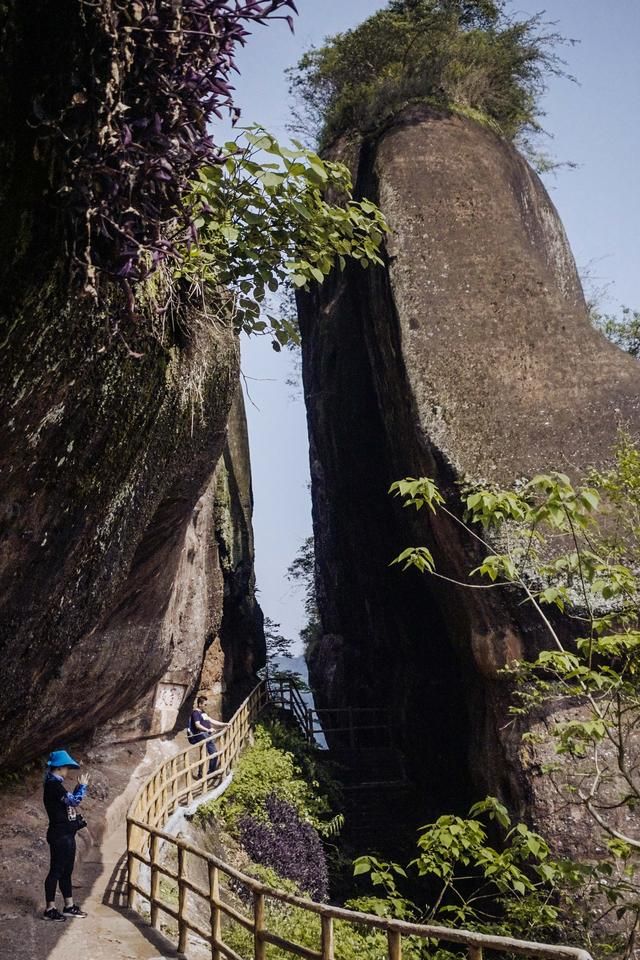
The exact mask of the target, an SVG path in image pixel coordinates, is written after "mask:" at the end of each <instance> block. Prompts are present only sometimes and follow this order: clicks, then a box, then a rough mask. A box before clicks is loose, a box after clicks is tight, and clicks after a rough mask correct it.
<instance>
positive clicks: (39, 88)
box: [0, 0, 257, 766]
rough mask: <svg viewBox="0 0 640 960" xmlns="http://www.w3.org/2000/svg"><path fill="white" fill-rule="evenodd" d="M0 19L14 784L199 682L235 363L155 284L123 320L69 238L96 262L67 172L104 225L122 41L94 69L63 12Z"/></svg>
mask: <svg viewBox="0 0 640 960" xmlns="http://www.w3.org/2000/svg"><path fill="white" fill-rule="evenodd" d="M5 7H6V11H5V12H6V17H5V21H6V22H5V23H3V30H2V36H1V37H0V46H1V49H2V54H3V56H2V58H0V127H2V129H3V131H4V132H5V134H6V136H3V137H2V138H1V140H0V171H1V173H2V175H1V176H0V222H2V224H3V229H2V231H1V232H0V404H1V405H2V411H3V419H2V428H1V429H2V443H1V444H0V492H1V496H0V658H1V662H2V679H3V683H2V689H1V690H0V718H1V720H2V729H3V739H2V743H1V744H0V765H2V766H10V765H15V764H18V763H21V762H24V761H26V760H28V759H30V758H31V757H34V756H38V755H41V754H42V753H44V752H45V751H46V750H47V749H48V748H50V747H51V746H52V745H58V744H60V743H63V742H65V741H67V740H68V738H69V737H72V736H75V735H77V734H81V733H85V732H87V731H90V730H92V729H93V728H94V727H95V726H96V725H98V724H100V725H102V724H104V723H105V722H106V721H110V722H111V726H110V728H109V730H107V731H104V735H105V736H109V737H111V738H126V737H132V736H142V735H145V734H146V733H157V732H160V731H162V730H165V729H168V728H171V727H172V726H173V724H174V722H175V721H176V718H177V716H178V713H179V711H180V708H181V706H182V704H183V703H184V701H185V698H186V696H187V694H188V692H189V691H190V690H191V689H193V688H194V687H195V685H196V684H197V682H198V679H199V675H200V672H201V669H202V660H203V653H204V650H205V646H206V644H207V643H212V642H213V638H214V637H215V636H217V634H218V633H219V631H220V629H221V627H220V624H221V620H222V613H223V594H224V592H225V589H226V580H225V577H223V574H222V571H221V567H220V563H219V560H218V543H217V541H216V529H217V526H218V523H219V511H218V508H217V505H216V497H217V493H216V491H217V489H218V483H219V477H218V476H216V474H215V471H216V465H217V463H218V460H219V458H220V456H221V453H222V450H223V448H224V445H225V438H226V426H227V417H228V413H229V410H230V407H231V404H232V401H233V398H234V396H235V394H236V391H237V388H238V368H239V347H238V342H237V338H236V336H235V334H234V332H233V330H232V327H231V324H230V323H229V324H226V323H225V322H224V308H223V305H222V304H217V305H216V304H208V305H207V308H206V309H205V310H204V311H203V309H202V301H201V299H200V301H199V302H194V300H193V299H192V297H191V295H190V292H189V289H188V285H186V286H185V285H181V284H180V282H176V281H174V280H173V279H172V271H171V269H169V270H167V269H164V270H162V269H160V270H158V271H157V272H156V273H154V274H153V275H152V276H151V277H150V278H149V279H148V280H147V281H146V282H145V283H144V284H140V285H139V286H138V289H137V290H136V294H137V296H136V301H135V303H133V302H132V296H131V290H130V288H129V287H128V286H127V284H126V282H121V283H115V282H113V281H112V280H110V279H109V276H108V275H107V274H106V273H102V274H100V275H96V273H95V270H94V269H93V267H92V266H91V265H90V264H89V260H91V257H90V256H89V254H88V252H87V250H86V248H85V246H84V241H85V240H87V238H89V241H90V243H91V244H93V245H94V249H93V252H94V253H97V252H98V248H100V244H101V242H102V240H101V238H100V236H99V235H98V236H96V234H95V231H92V230H91V228H90V227H89V225H88V222H89V218H90V217H89V214H87V218H86V219H87V222H86V223H85V222H84V221H83V222H82V223H80V222H79V220H78V210H79V209H80V210H83V209H84V206H83V203H84V200H86V198H84V199H83V197H81V196H78V195H76V194H74V193H73V190H75V189H80V188H79V187H78V186H77V184H78V183H79V182H80V181H75V180H74V179H73V176H71V174H72V173H73V171H74V170H77V168H78V164H85V165H88V167H87V170H90V172H91V177H95V178H96V182H97V179H99V178H100V176H103V177H104V182H103V181H101V183H102V189H103V191H104V193H103V199H104V204H105V205H106V206H105V210H106V212H107V213H108V210H107V208H108V206H109V202H110V197H111V196H112V195H113V194H112V191H113V189H114V188H113V185H112V184H111V183H110V181H109V178H108V177H107V176H106V175H105V174H104V171H101V170H100V168H99V166H98V167H92V164H93V163H94V162H95V157H94V155H93V154H92V152H91V150H92V148H91V144H92V143H94V135H95V136H97V137H98V139H99V138H100V137H102V136H103V135H104V136H105V137H106V136H111V135H112V133H111V134H107V133H105V131H104V129H103V128H102V126H101V120H100V117H101V116H102V114H101V113H100V109H101V108H102V106H104V104H105V103H107V104H111V100H109V97H110V96H111V94H110V93H109V90H110V89H111V88H110V87H109V83H111V81H113V82H114V84H115V86H116V87H117V86H118V79H119V78H120V79H121V78H122V73H121V72H119V71H120V67H121V66H122V63H121V62H120V61H119V59H118V58H119V57H122V58H124V59H126V58H127V57H131V56H132V54H131V50H130V48H129V46H128V43H129V41H126V42H124V43H123V44H122V45H121V46H118V48H117V49H115V48H113V49H111V48H110V47H108V44H107V47H105V48H104V49H105V50H107V53H105V52H104V50H103V48H102V47H100V50H101V51H103V52H102V53H98V52H97V47H96V46H95V44H94V43H93V41H91V42H89V41H88V40H87V37H91V36H92V34H91V29H93V27H92V28H91V29H89V28H88V27H87V18H85V16H84V14H85V12H86V11H85V10H84V9H83V5H82V4H77V3H75V2H73V0H71V2H66V0H65V3H64V4H63V8H61V9H56V10H55V11H54V10H53V8H52V7H50V5H47V4H36V8H32V9H31V10H30V11H27V10H26V8H25V7H24V5H23V4H20V3H17V2H15V0H9V2H8V3H7V4H5ZM61 10H62V12H61ZM34 12H35V15H34ZM94 27H95V23H94ZM87 30H89V32H87ZM108 50H111V53H110V54H109V53H108ZM108 56H111V58H112V59H111V61H109V62H107V60H105V58H107V59H108ZM85 82H86V84H87V86H86V89H85V87H84V86H83V84H85ZM105 83H106V86H105ZM118 96H120V93H118ZM121 106H122V104H120V103H118V104H117V106H116V102H115V101H114V102H113V103H112V107H113V110H114V111H115V110H116V109H117V110H119V109H120V108H121ZM157 122H158V123H160V122H161V118H158V119H157ZM65 124H66V126H65ZM60 125H62V126H64V131H62V130H61V126H60ZM83 169H84V168H83ZM87 175H89V174H87ZM72 182H73V183H76V187H74V188H73V189H71V187H70V186H69V184H70V183H72ZM92 182H93V181H92ZM70 192H71V194H73V196H71V195H70ZM73 210H75V214H73V215H72V211H73ZM103 212H104V211H103ZM133 215H134V216H136V215H138V214H137V211H133ZM83 231H86V237H85V236H84V233H83ZM83 237H84V240H83ZM82 249H85V254H83V256H84V259H83V260H82V262H78V260H76V259H74V255H73V251H74V250H76V251H78V250H82ZM109 249H111V247H109V244H108V243H107V246H106V247H105V250H109ZM102 253H103V254H104V251H103V252H102ZM78 256H79V254H78ZM101 256H102V254H101ZM92 262H94V263H95V262H103V261H102V260H100V258H98V261H96V260H95V259H94V260H93V261H92ZM104 262H106V263H107V264H110V269H112V270H114V271H115V272H116V273H117V272H118V271H119V272H120V273H121V272H122V264H121V262H120V261H119V260H117V261H112V260H109V256H106V260H105V261H104ZM81 290H84V291H85V293H84V294H82V295H81ZM216 306H217V307H219V309H217V310H216ZM209 312H214V313H217V314H219V316H217V318H216V319H215V321H211V320H210V319H209V317H208V313H209ZM242 520H243V523H244V522H245V521H246V517H244V516H243V518H242ZM233 522H235V516H234V518H232V521H231V523H232V525H233ZM236 562H238V561H237V560H236ZM245 580H246V582H247V583H248V579H247V577H245ZM248 642H249V643H251V644H253V643H254V642H257V641H255V638H253V637H250V638H249V639H248ZM233 659H234V668H233V670H232V671H231V673H232V676H233V680H234V682H235V680H237V679H239V678H240V677H241V676H242V669H243V665H244V664H245V662H247V661H248V660H249V659H250V658H243V655H242V652H241V649H240V648H239V647H235V648H234V652H233ZM247 669H249V667H247ZM251 669H253V668H252V667H251Z"/></svg>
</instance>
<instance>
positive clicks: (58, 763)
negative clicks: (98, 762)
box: [47, 750, 80, 769]
mask: <svg viewBox="0 0 640 960" xmlns="http://www.w3.org/2000/svg"><path fill="white" fill-rule="evenodd" d="M47 766H48V767H52V768H53V767H75V768H76V769H78V767H79V766H80V764H79V763H76V761H75V760H74V759H73V757H70V756H69V754H68V753H67V751H66V750H52V751H51V753H50V754H49V759H48V760H47Z"/></svg>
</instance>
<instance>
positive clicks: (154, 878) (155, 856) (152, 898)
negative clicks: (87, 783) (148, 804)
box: [149, 833, 160, 929]
mask: <svg viewBox="0 0 640 960" xmlns="http://www.w3.org/2000/svg"><path fill="white" fill-rule="evenodd" d="M150 855H151V886H150V891H149V905H150V907H151V926H152V927H155V928H156V929H157V927H158V903H157V901H158V894H159V891H160V871H159V870H158V863H159V861H160V838H159V837H158V836H157V834H155V833H152V834H151V848H150Z"/></svg>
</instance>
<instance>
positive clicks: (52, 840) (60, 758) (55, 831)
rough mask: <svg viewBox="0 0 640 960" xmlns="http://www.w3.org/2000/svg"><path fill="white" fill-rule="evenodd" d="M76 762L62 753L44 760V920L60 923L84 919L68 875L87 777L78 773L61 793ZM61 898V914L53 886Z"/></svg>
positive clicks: (87, 781)
mask: <svg viewBox="0 0 640 960" xmlns="http://www.w3.org/2000/svg"><path fill="white" fill-rule="evenodd" d="M79 766H80V764H79V763H76V761H75V760H74V759H73V757H70V756H69V754H68V753H67V751H66V750H54V751H53V752H52V753H51V754H50V755H49V760H48V761H47V772H46V774H45V778H44V806H45V809H46V811H47V814H48V816H49V829H48V830H47V843H48V844H49V849H50V851H51V866H50V867H49V873H48V875H47V879H46V880H45V882H44V894H45V900H46V904H47V905H46V908H45V911H44V918H45V920H57V921H58V922H60V921H64V920H66V919H67V917H86V913H84V912H83V911H82V910H81V909H80V907H78V906H77V905H76V904H75V903H74V902H73V888H72V885H71V874H72V873H73V864H74V862H75V858H76V833H77V832H78V830H80V829H82V827H84V826H86V823H85V821H84V820H83V818H82V817H81V816H79V815H78V811H77V809H76V808H77V806H78V804H79V803H80V802H81V801H82V798H83V797H84V795H85V793H86V792H87V784H88V783H89V778H88V777H87V776H86V775H84V774H81V775H80V777H79V778H78V783H77V785H76V786H75V788H74V790H73V792H72V793H69V792H68V791H67V790H65V787H64V779H65V777H66V776H67V774H68V773H69V770H71V769H73V770H77V769H78V767H79ZM58 885H59V886H60V893H61V894H62V896H63V897H64V907H63V909H62V913H60V911H59V910H57V909H56V904H55V899H56V887H57V886H58Z"/></svg>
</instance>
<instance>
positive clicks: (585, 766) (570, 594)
mask: <svg viewBox="0 0 640 960" xmlns="http://www.w3.org/2000/svg"><path fill="white" fill-rule="evenodd" d="M391 492H392V493H394V494H395V495H397V496H399V497H401V498H402V499H403V500H404V505H405V506H406V507H410V508H415V509H417V510H420V509H426V510H427V511H432V512H434V513H435V512H437V511H442V512H444V513H445V514H447V515H448V516H449V517H451V518H452V520H453V521H454V522H455V523H456V524H462V526H463V527H464V528H465V529H466V531H467V532H468V534H469V536H470V538H472V540H473V542H474V544H475V545H476V547H477V549H479V550H480V551H481V553H482V555H481V558H480V562H479V563H478V564H477V566H476V567H475V568H474V569H473V570H470V571H469V579H468V581H464V580H454V581H453V582H454V583H456V584H457V585H458V586H460V587H463V588H468V589H475V590H500V589H507V590H509V591H511V592H513V591H516V592H517V593H518V594H519V595H520V597H521V599H522V602H523V603H526V604H528V605H530V606H531V607H532V608H533V609H534V610H535V611H536V613H537V615H538V617H539V618H540V621H541V623H542V624H543V626H544V628H545V630H546V633H547V636H548V640H549V649H547V650H543V651H542V652H541V653H540V654H539V655H538V656H537V657H536V658H535V659H534V660H532V661H531V662H526V661H521V662H517V661H514V662H513V663H511V664H508V665H507V667H506V669H505V674H506V675H507V676H510V677H511V678H512V679H513V680H514V682H515V684H516V698H515V701H514V704H513V707H512V713H513V715H514V716H515V717H521V716H527V717H528V721H529V723H528V727H529V729H528V731H527V732H525V733H524V735H523V736H524V739H525V740H526V741H528V742H529V743H530V744H531V745H532V747H533V749H538V750H540V759H541V766H542V769H543V772H544V773H545V774H546V775H547V776H548V777H550V778H551V779H552V782H553V785H554V787H555V789H556V790H557V791H558V793H559V795H560V796H561V798H562V799H563V800H564V802H565V803H566V804H567V806H569V807H571V806H574V807H579V808H581V811H582V812H583V813H582V815H584V814H586V815H587V816H588V817H590V818H591V821H592V823H593V825H594V827H595V828H597V830H598V831H599V833H600V836H601V838H602V847H603V848H604V850H607V851H608V854H609V856H608V857H606V856H605V857H602V858H600V859H598V860H595V861H593V862H591V863H590V864H583V865H582V866H581V869H582V870H583V875H584V876H585V877H587V878H588V879H589V882H590V883H591V884H592V886H593V887H594V889H595V890H596V891H597V894H598V896H597V898H596V900H595V901H594V902H593V904H592V914H591V917H590V922H594V923H597V922H598V921H599V920H601V919H602V918H604V917H607V916H609V915H611V914H615V915H617V917H618V919H619V920H621V921H623V922H624V924H625V927H626V929H627V931H628V938H627V941H626V945H625V950H624V955H625V956H627V955H629V956H630V955H631V953H632V952H633V947H634V942H635V930H636V928H637V926H638V923H639V922H640V883H639V882H638V871H639V868H640V833H639V831H638V828H637V818H636V811H637V810H638V808H639V807H640V746H639V741H638V729H639V728H640V684H639V683H638V678H639V676H640V621H639V616H638V598H639V596H640V583H639V581H638V570H640V449H639V447H638V445H637V444H636V443H634V442H633V441H632V440H631V438H629V437H628V436H626V435H625V434H621V436H620V438H619V440H618V444H617V448H616V457H615V462H614V463H613V465H612V466H611V467H610V468H609V469H607V470H604V471H597V470H593V471H591V473H590V474H589V476H588V477H587V482H586V483H583V484H574V483H572V482H571V480H570V479H569V477H567V476H566V475H565V474H562V473H550V474H540V475H538V476H535V477H533V478H532V479H531V480H530V481H528V482H526V483H522V484H520V485H519V486H518V487H516V488H515V489H512V490H502V489H499V488H497V487H483V488H481V489H474V490H471V491H468V492H467V494H466V495H465V497H464V507H465V513H464V516H463V517H460V516H459V515H457V514H456V513H455V512H454V511H452V510H450V509H449V507H448V506H447V504H446V502H445V499H444V497H443V495H442V494H441V492H440V491H439V490H438V488H437V486H436V484H435V483H434V482H433V480H431V479H429V478H407V479H405V480H401V481H398V482H396V483H394V484H393V485H392V487H391ZM392 563H393V564H400V565H402V567H403V568H404V569H407V568H410V567H415V568H416V569H417V570H419V571H420V572H423V573H427V574H428V575H430V576H433V577H441V578H444V579H445V580H448V581H449V582H451V578H450V577H448V576H447V575H446V574H444V573H442V572H441V571H440V570H438V568H437V563H436V558H435V556H434V553H433V552H432V551H431V550H430V548H429V547H426V546H418V547H408V548H407V549H406V550H404V551H403V552H402V553H401V554H400V555H399V556H398V557H396V558H395V560H393V561H392ZM567 637H568V638H569V639H566V638H567ZM572 637H575V638H577V639H571V638H572ZM542 716H544V717H546V720H545V721H544V722H537V721H538V720H539V719H540V717H542ZM554 717H555V719H554Z"/></svg>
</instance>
